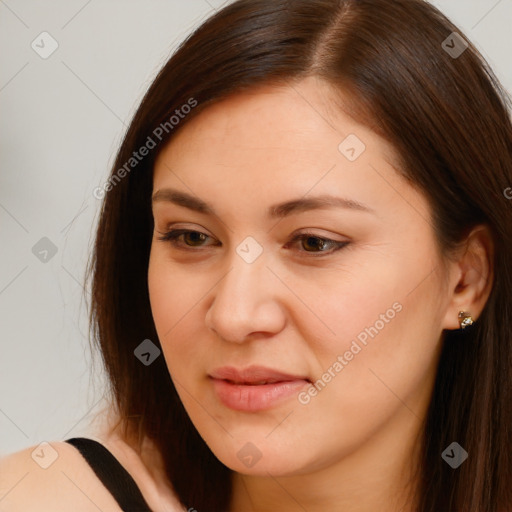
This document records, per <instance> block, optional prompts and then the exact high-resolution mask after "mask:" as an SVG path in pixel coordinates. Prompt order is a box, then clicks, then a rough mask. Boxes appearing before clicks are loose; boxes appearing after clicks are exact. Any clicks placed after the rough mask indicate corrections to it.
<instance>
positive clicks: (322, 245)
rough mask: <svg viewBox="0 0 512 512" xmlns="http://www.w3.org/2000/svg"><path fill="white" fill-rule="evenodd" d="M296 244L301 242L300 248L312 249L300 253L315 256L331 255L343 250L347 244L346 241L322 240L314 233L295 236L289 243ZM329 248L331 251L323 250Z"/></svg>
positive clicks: (322, 238)
mask: <svg viewBox="0 0 512 512" xmlns="http://www.w3.org/2000/svg"><path fill="white" fill-rule="evenodd" d="M296 242H301V245H302V247H304V248H307V247H309V248H312V249H313V250H309V249H306V250H301V251H300V252H305V253H313V254H315V253H317V254H322V255H323V254H332V253H333V252H336V251H339V250H340V249H343V247H345V246H346V245H348V244H349V242H347V241H343V242H342V241H338V240H331V239H330V238H324V237H321V236H318V235H315V234H314V233H300V234H298V235H297V236H295V237H294V238H293V239H292V240H291V241H290V242H289V243H290V244H293V243H296ZM329 247H330V248H331V250H325V249H326V248H327V249H328V248H329Z"/></svg>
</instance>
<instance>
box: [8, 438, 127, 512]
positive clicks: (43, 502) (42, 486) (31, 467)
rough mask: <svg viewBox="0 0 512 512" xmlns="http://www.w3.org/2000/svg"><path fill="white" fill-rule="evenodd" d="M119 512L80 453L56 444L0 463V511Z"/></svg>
mask: <svg viewBox="0 0 512 512" xmlns="http://www.w3.org/2000/svg"><path fill="white" fill-rule="evenodd" d="M98 509H100V510H108V511H113V512H114V511H115V512H118V511H120V508H119V506H118V505H117V503H116V501H115V500H114V498H113V497H112V496H111V495H110V493H109V492H108V491H107V490H106V489H105V487H104V486H103V484H102V483H101V481H100V480H98V478H97V477H96V475H95V474H94V472H93V471H92V470H91V468H90V467H89V465H88V464H87V462H86V461H85V460H84V459H83V458H82V456H81V455H80V453H79V452H78V451H77V450H76V449H75V448H74V447H73V446H71V445H70V444H68V443H65V442H62V441H55V442H53V441H52V442H49V443H41V444H39V445H37V446H31V447H29V448H26V449H24V450H21V451H19V452H15V453H12V454H10V455H8V456H6V457H3V458H1V459H0V510H1V511H2V512H17V511H26V512H30V511H35V510H38V511H41V512H44V511H52V512H60V511H62V512H64V511H69V510H73V511H75V512H89V511H93V510H94V511H95V512H97V511H98Z"/></svg>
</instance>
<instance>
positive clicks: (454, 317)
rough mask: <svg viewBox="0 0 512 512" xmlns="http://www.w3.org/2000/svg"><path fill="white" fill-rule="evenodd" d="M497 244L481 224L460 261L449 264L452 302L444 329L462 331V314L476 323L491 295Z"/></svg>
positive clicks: (474, 230)
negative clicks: (460, 321)
mask: <svg viewBox="0 0 512 512" xmlns="http://www.w3.org/2000/svg"><path fill="white" fill-rule="evenodd" d="M493 261H494V243H493V238H492V234H491V232H490V230H489V228H488V227H487V226H486V225H484V224H480V225H478V226H476V227H475V228H473V230H472V231H471V233H470V234H469V235H468V237H467V238H466V240H465V243H464V244H463V246H462V249H459V250H458V251H457V256H456V258H455V259H454V260H453V261H452V262H451V263H450V264H449V274H448V275H449V276H450V284H449V286H450V290H451V297H450V302H449V305H448V307H447V310H446V315H445V318H444V320H443V329H459V328H460V324H459V319H458V316H459V311H465V312H467V313H469V314H470V315H471V316H472V317H473V321H476V320H477V318H478V317H479V316H480V313H481V312H482V310H483V309H484V306H485V303H486V302H487V299H488V298H489V294H490V293H491V289H492V283H493V276H494V269H493Z"/></svg>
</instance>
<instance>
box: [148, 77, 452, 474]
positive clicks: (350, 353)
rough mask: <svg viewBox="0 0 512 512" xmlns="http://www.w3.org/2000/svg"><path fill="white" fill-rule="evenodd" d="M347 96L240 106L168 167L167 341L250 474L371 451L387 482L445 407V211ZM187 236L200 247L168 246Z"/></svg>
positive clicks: (190, 407) (213, 109)
mask: <svg viewBox="0 0 512 512" xmlns="http://www.w3.org/2000/svg"><path fill="white" fill-rule="evenodd" d="M330 92H331V91H330V89H329V88H328V86H327V85H326V84H325V83H323V82H321V81H319V80H317V79H312V78H308V79H306V80H303V81H302V82H300V83H299V84H296V85H294V86H293V87H291V86H289V87H282V88H272V87H262V88H259V89H257V90H255V91H253V92H251V93H244V94H240V95H237V96H234V97H231V98H229V99H227V100H224V101H222V102H220V103H218V104H215V105H212V106H210V107H208V108H207V109H205V110H204V111H203V112H202V113H200V114H199V115H198V116H197V117H196V118H195V119H193V120H191V121H190V122H189V123H188V124H187V125H186V126H184V127H183V129H182V130H181V131H180V132H179V133H178V134H177V136H176V137H175V139H174V140H173V141H172V142H171V143H170V144H169V145H168V146H166V147H165V148H164V150H163V151H162V152H161V154H160V155H159V157H158V159H157V162H156V165H155V170H154V190H153V193H154V198H153V214H154V220H155V232H154V238H153V241H152V246H151V256H150V262H149V276H148V278H149V292H150V299H151V308H152V311H153V317H154V321H155V325H156V329H157V332H158V336H159V339H160V342H161V345H162V348H163V354H164V356H165V360H166V362H167V365H168V368H169V371H170V374H171V376H172V379H173V382H174V384H175V386H176V389H177V391H178V393H179V396H180V398H181V400H182V402H183V405H184V407H185V409H186V410H187V413H188V414H189V416H190V418H191V420H192V422H193V423H194V425H195V426H196V428H197V430H198V431H199V433H200V434H201V436H202V437H203V438H204V440H205V441H206V443H207V444H208V445H209V447H210V449H211V450H212V451H213V453H214V454H215V455H216V456H217V457H218V458H219V459H220V460H221V461H222V462H223V463H224V464H225V465H227V466H228V467H230V468H232V469H234V470H235V471H238V472H241V473H246V474H253V475H267V474H268V473H270V474H272V475H286V474H287V475H292V474H305V473H308V472H312V471H317V470H321V469H323V468H327V467H329V466H331V465H333V464H336V463H338V462H340V461H342V460H343V459H345V458H348V457H355V456H356V454H358V453H359V454H360V453H362V452H363V451H364V449H365V448H364V447H366V448H368V447H369V446H371V447H372V450H373V454H374V455H373V456H375V454H376V453H377V452H378V453H379V454H380V455H379V457H380V458H379V459H376V460H377V462H375V463H376V464H379V465H380V466H381V467H382V468H384V467H385V464H386V462H385V460H386V459H383V457H386V456H388V457H390V458H392V457H393V454H396V453H397V450H399V452H400V453H402V452H404V451H407V450H408V449H409V448H412V447H413V446H414V435H416V434H417V432H418V429H419V427H420V419H421V418H422V417H423V416H424V413H425V410H426V407H427V405H428V402H429V399H430V393H431V390H432V385H433V379H434V375H435V370H436V365H437V358H438V355H439V346H440V339H441V332H442V329H443V328H444V327H445V323H446V320H445V316H446V313H447V308H448V305H449V293H448V292H449V285H448V283H447V279H446V276H445V275H443V271H442V265H441V264H440V263H441V259H440V255H439V254H438V251H437V248H436V244H435V239H434V235H433V229H432V226H431V224H430V212H429V206H428V203H427V201H426V199H425V198H424V196H423V195H422V194H420V193H419V192H417V191H416V190H415V189H414V188H412V187H411V186H410V185H409V184H407V183H406V182H405V181H404V180H403V179H402V178H400V177H399V175H398V174H397V172H396V171H395V169H394V168H393V166H392V162H393V161H394V156H395V154H394V153H393V149H392V148H391V147H390V145H389V144H388V143H387V142H386V141H385V140H384V139H382V138H380V137H379V136H377V135H376V134H375V133H373V132H371V131H370V130H369V129H368V128H365V127H364V126H362V125H360V124H357V123H356V122H355V121H354V120H353V119H352V118H351V117H349V116H347V115H346V114H342V113H341V112H339V111H336V110H335V109H334V107H333V106H332V105H333V103H332V101H331V102H329V101H330V100H329V98H330V96H329V95H330ZM329 105H330V106H329ZM395 161H396V160H395ZM206 205H207V206H206ZM171 230H184V231H186V233H185V234H183V233H181V234H180V232H179V231H178V232H177V233H174V235H175V238H174V239H172V238H171V239H168V240H159V237H161V236H163V234H165V233H167V232H169V231H171ZM386 454H387V455H386Z"/></svg>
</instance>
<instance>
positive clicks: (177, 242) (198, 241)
mask: <svg viewBox="0 0 512 512" xmlns="http://www.w3.org/2000/svg"><path fill="white" fill-rule="evenodd" d="M159 233H160V232H159ZM160 234H161V235H162V236H159V237H158V240H162V241H164V242H170V243H171V244H172V245H173V246H174V247H177V248H180V249H184V250H193V248H194V247H208V246H215V245H220V243H219V242H217V243H213V244H205V243H204V242H206V241H207V240H208V239H209V238H211V239H212V240H213V238H212V237H210V236H209V235H207V234H205V233H202V232H201V231H193V230H189V229H173V230H170V231H168V232H166V233H160ZM182 237H183V238H182ZM297 242H301V246H302V247H303V248H304V249H299V252H302V253H310V254H311V255H314V254H319V255H324V254H332V253H333V252H335V251H338V250H340V249H343V247H345V246H346V245H348V244H349V242H347V241H338V240H331V239H330V238H324V237H320V236H318V235H315V234H314V233H300V234H298V235H296V236H295V237H294V238H292V240H290V242H288V244H287V245H286V246H285V247H289V246H290V245H293V244H297ZM329 248H330V249H331V250H329Z"/></svg>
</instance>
